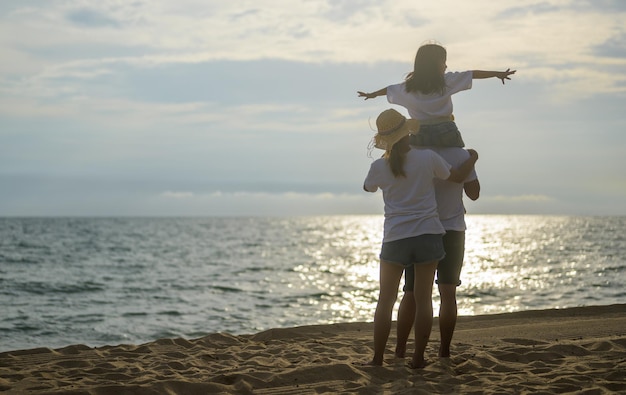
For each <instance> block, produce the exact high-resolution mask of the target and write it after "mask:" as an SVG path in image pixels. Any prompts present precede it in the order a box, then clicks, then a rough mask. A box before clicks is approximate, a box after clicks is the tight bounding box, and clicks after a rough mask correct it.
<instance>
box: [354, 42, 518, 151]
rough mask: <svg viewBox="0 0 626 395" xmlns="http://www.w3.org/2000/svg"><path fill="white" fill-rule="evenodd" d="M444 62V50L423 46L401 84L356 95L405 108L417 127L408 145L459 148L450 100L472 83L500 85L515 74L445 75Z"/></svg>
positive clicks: (474, 72)
mask: <svg viewBox="0 0 626 395" xmlns="http://www.w3.org/2000/svg"><path fill="white" fill-rule="evenodd" d="M446 60H447V53H446V50H445V48H444V47H442V46H441V45H439V44H424V45H422V46H421V47H420V48H419V49H418V50H417V54H416V55H415V63H414V66H413V72H411V73H409V74H408V75H407V77H406V79H405V81H404V82H402V83H400V84H395V85H390V86H388V87H386V88H383V89H379V90H377V91H376V92H372V93H365V92H361V91H358V92H357V93H358V95H359V97H365V100H367V99H373V98H375V97H378V96H382V95H386V96H387V100H388V101H389V103H392V104H398V105H400V106H402V107H405V108H406V109H407V110H408V112H409V115H410V116H411V118H413V119H417V120H418V121H419V122H420V125H421V127H420V130H419V133H416V134H415V135H414V136H413V137H411V144H412V145H417V146H447V147H463V146H464V145H465V144H464V143H463V139H462V138H461V134H460V132H459V130H458V128H457V126H456V124H455V122H454V116H453V115H452V98H451V96H452V95H454V94H455V93H457V92H460V91H464V90H467V89H470V88H471V87H472V80H473V79H484V78H493V77H496V78H499V79H500V80H502V83H503V84H504V80H510V78H509V76H510V75H512V74H515V71H516V70H513V71H511V69H507V70H506V71H483V70H471V71H464V72H448V73H446V68H447V66H446Z"/></svg>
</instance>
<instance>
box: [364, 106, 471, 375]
mask: <svg viewBox="0 0 626 395" xmlns="http://www.w3.org/2000/svg"><path fill="white" fill-rule="evenodd" d="M376 126H377V129H378V133H377V134H376V136H374V146H375V147H376V148H380V149H383V150H385V154H384V155H383V157H382V158H380V159H377V160H375V161H374V162H373V163H372V164H371V167H370V170H369V173H368V174H367V177H366V178H365V182H364V184H363V189H365V191H367V192H376V191H377V190H378V189H379V188H380V189H381V190H382V193H383V201H384V204H385V222H384V232H383V244H382V248H381V252H380V280H379V281H380V291H379V292H380V293H379V297H378V304H377V306H376V312H375V314H374V358H373V359H372V361H371V362H370V364H371V365H382V363H383V354H384V351H385V346H386V344H387V339H388V337H389V331H390V328H391V314H392V310H393V306H394V304H395V301H396V299H397V296H398V286H399V284H400V279H401V277H402V272H403V271H404V268H405V267H409V266H414V269H415V270H414V272H415V274H414V292H413V293H414V298H415V317H416V319H415V352H414V354H413V359H412V361H411V363H410V366H411V367H412V368H423V367H424V366H425V365H426V363H425V361H424V350H425V349H426V344H427V343H428V338H429V337H430V331H431V327H432V322H433V308H432V287H433V280H434V275H435V269H436V268H437V261H439V260H440V259H441V258H443V257H444V255H445V253H444V249H443V243H442V235H443V234H444V233H445V231H444V228H443V226H442V225H441V222H440V221H439V216H438V214H437V203H436V201H435V190H434V185H433V179H434V178H435V177H438V178H441V179H444V180H448V181H453V182H462V181H463V180H464V179H465V178H466V177H467V175H468V174H469V172H470V171H471V170H472V168H473V166H474V163H475V162H476V160H477V159H478V155H477V154H476V151H473V150H468V151H469V152H470V158H469V159H467V160H466V161H465V162H463V163H462V164H461V165H460V166H459V167H458V169H453V168H451V166H450V165H449V164H448V163H447V162H446V161H445V160H443V159H442V158H441V157H440V156H439V155H437V154H436V153H435V152H434V151H432V150H429V149H417V148H411V146H410V145H409V132H410V131H416V130H418V128H419V122H417V120H415V119H406V118H405V117H404V116H403V115H402V114H400V113H399V112H397V111H396V110H393V109H390V110H385V111H383V112H382V113H381V114H380V115H379V116H378V118H377V119H376Z"/></svg>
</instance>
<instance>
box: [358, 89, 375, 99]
mask: <svg viewBox="0 0 626 395" xmlns="http://www.w3.org/2000/svg"><path fill="white" fill-rule="evenodd" d="M357 93H358V94H359V97H364V98H365V100H367V99H373V98H375V97H376V95H374V94H373V93H365V92H361V91H358V92H357Z"/></svg>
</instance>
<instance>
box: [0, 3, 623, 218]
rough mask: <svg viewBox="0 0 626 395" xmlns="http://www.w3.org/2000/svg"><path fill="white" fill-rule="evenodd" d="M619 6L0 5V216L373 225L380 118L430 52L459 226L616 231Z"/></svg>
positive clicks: (619, 199)
mask: <svg viewBox="0 0 626 395" xmlns="http://www.w3.org/2000/svg"><path fill="white" fill-rule="evenodd" d="M625 21H626V2H624V1H622V0H544V1H520V0H514V1H512V0H511V1H510V0H502V1H499V2H497V3H494V2H492V1H491V0H476V1H472V2H463V1H451V0H440V1H437V2H434V1H433V2H415V1H413V0H393V1H391V0H376V1H373V0H335V1H331V0H328V1H321V0H254V1H252V0H249V1H237V0H236V1H217V0H202V1H201V0H176V1H174V0H149V1H148V0H133V1H124V0H99V1H87V0H63V1H57V0H20V1H3V2H2V3H0V59H2V62H0V216H225V215H227V216H231V215H232V216H240V215H255V216H257V215H270V216H274V215H335V214H347V215H351V214H381V213H382V212H383V203H382V195H381V194H380V192H379V193H376V194H368V193H366V192H364V191H363V190H362V185H363V180H364V178H365V175H366V174H367V171H368V169H369V165H370V163H371V162H372V160H373V158H376V157H378V156H380V154H381V153H382V152H380V151H372V152H369V151H368V144H369V142H370V140H371V138H372V137H373V135H374V131H373V128H374V127H375V120H376V117H377V115H378V114H379V113H380V112H382V111H383V110H385V109H388V108H395V109H397V110H398V111H400V112H402V113H403V114H405V115H407V113H406V110H404V109H403V108H401V107H397V106H394V105H391V104H390V103H388V102H387V100H386V99H385V98H384V97H379V98H377V99H374V100H367V101H364V100H363V99H362V98H358V97H357V93H356V92H357V91H359V90H360V91H374V90H377V89H380V88H383V87H385V86H388V85H391V84H395V83H399V82H401V81H402V80H403V79H404V77H405V76H406V73H408V72H410V71H411V69H412V65H413V59H414V56H415V52H416V50H417V48H418V47H419V46H420V45H421V44H422V43H424V42H427V41H429V40H436V41H437V42H439V43H441V44H442V45H443V46H444V47H446V49H447V51H448V61H447V65H448V70H449V71H465V70H476V69H481V70H506V69H507V68H511V69H515V70H517V73H516V74H515V75H514V76H512V80H511V81H507V83H506V84H505V85H504V86H503V85H502V84H501V82H500V81H499V80H498V79H486V80H474V83H473V87H472V89H471V90H468V91H464V92H461V93H458V94H456V95H455V96H454V97H453V101H454V114H455V117H456V120H457V124H458V126H459V129H460V130H461V133H462V135H463V138H464V140H465V143H466V145H467V147H470V148H474V149H476V150H477V151H478V152H479V156H480V159H479V161H478V163H477V164H476V169H477V172H478V175H479V179H480V182H481V186H482V191H481V197H480V199H479V200H477V201H476V202H472V201H469V200H466V207H467V211H468V213H470V214H554V215H626V171H625V168H626V155H625V153H626V117H625V111H626V23H625Z"/></svg>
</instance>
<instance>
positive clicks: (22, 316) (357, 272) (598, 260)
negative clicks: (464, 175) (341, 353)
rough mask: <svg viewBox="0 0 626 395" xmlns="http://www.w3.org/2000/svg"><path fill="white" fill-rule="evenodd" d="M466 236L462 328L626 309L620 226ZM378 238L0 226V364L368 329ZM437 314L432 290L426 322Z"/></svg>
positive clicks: (252, 227)
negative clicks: (45, 353)
mask: <svg viewBox="0 0 626 395" xmlns="http://www.w3.org/2000/svg"><path fill="white" fill-rule="evenodd" d="M467 224H468V231H467V234H466V255H465V264H464V267H463V273H462V285H461V286H460V287H459V288H458V303H459V313H460V314H461V315H478V314H494V313H502V312H512V311H519V310H528V309H549V308H566V307H575V306H592V305H607V304H613V303H625V302H626V217H568V216H511V215H507V216H496V215H486V216H480V215H469V216H467ZM382 225H383V219H382V216H320V217H293V218H263V217H249V218H244V217H239V218H218V217H216V218H0V305H1V309H2V310H1V313H0V318H1V319H0V351H8V350H15V349H25V348H35V347H51V348H57V347H62V346H66V345H70V344H86V345H89V346H99V345H105V344H109V345H115V344H121V343H132V344H142V343H146V342H150V341H153V340H156V339H159V338H171V337H184V338H197V337H202V336H204V335H206V334H209V333H215V332H229V333H232V334H247V333H256V332H259V331H262V330H266V329H270V328H280V327H291V326H301V325H310V324H328V323H337V322H353V321H372V319H373V316H374V309H375V307H376V300H377V296H378V253H379V251H380V240H381V237H382ZM401 286H402V284H401ZM399 295H401V292H400V293H399ZM438 301H439V299H438V295H437V291H436V288H435V290H434V292H433V303H434V305H435V312H436V311H437V304H438ZM396 307H397V306H396Z"/></svg>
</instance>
